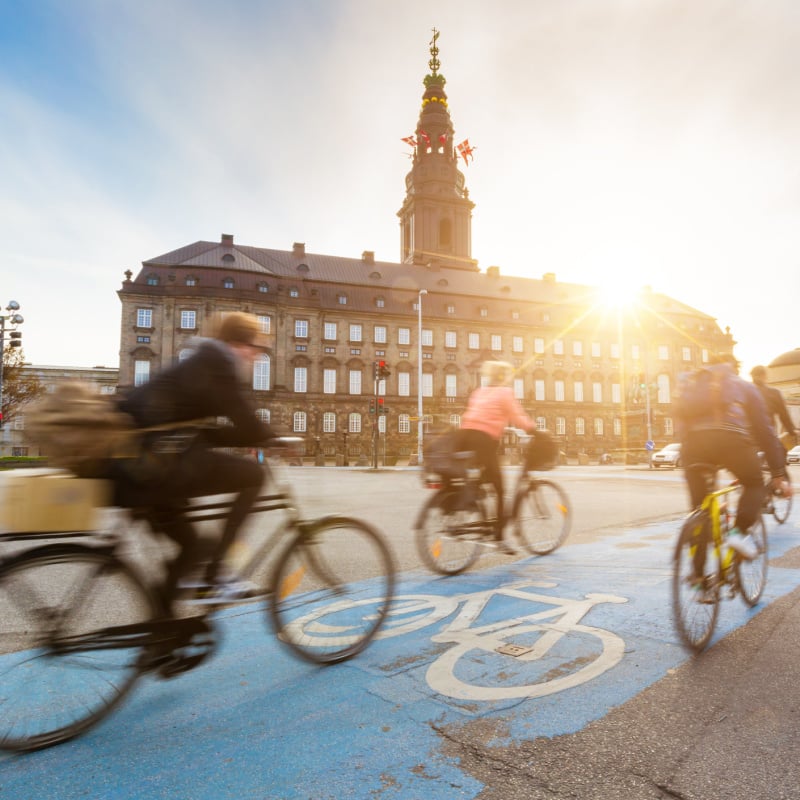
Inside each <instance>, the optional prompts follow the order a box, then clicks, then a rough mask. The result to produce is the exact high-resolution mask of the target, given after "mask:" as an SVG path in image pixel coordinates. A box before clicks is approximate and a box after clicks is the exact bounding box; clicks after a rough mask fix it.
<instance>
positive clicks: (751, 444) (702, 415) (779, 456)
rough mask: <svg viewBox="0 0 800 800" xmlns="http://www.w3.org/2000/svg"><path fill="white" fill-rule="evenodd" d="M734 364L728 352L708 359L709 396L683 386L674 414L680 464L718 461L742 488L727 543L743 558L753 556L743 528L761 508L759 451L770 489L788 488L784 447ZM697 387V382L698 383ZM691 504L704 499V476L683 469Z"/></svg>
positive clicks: (789, 490)
mask: <svg viewBox="0 0 800 800" xmlns="http://www.w3.org/2000/svg"><path fill="white" fill-rule="evenodd" d="M738 367H739V365H738V362H737V361H736V359H735V358H734V357H733V355H732V354H724V355H721V356H718V357H716V358H714V359H712V364H711V365H710V366H709V367H708V368H707V371H705V370H704V371H702V372H706V374H707V375H708V376H709V381H708V384H707V386H709V387H710V386H716V390H715V391H714V390H711V394H712V395H715V396H711V397H708V398H700V397H698V398H695V397H692V396H691V394H690V392H689V391H688V390H687V391H685V392H684V393H683V394H682V395H681V396H679V397H678V400H677V403H676V418H677V421H678V425H679V434H680V439H681V460H682V461H683V462H684V464H687V465H689V464H700V463H704V464H718V465H720V466H722V467H725V469H727V470H729V471H730V472H732V473H733V474H734V475H735V476H736V477H737V478H738V480H739V483H740V484H741V486H742V496H741V499H740V501H739V505H738V508H737V509H736V519H735V521H734V527H733V528H732V529H731V530H730V532H729V533H728V544H729V546H730V547H731V548H733V549H734V550H735V551H736V552H737V553H738V554H739V555H740V556H741V557H742V558H744V559H746V560H752V559H754V558H755V557H756V556H757V555H758V550H757V548H756V545H755V542H754V541H753V538H752V537H751V536H750V535H749V533H748V531H749V528H750V526H751V525H752V524H753V523H754V522H755V521H756V518H757V517H758V515H759V513H760V512H761V504H762V502H763V493H764V483H763V479H762V475H761V461H760V458H759V455H758V451H759V450H761V451H763V453H764V455H765V458H766V460H767V464H768V465H769V469H770V473H771V474H772V486H771V488H772V490H773V491H780V492H783V493H784V494H786V495H791V494H792V487H791V484H790V483H789V481H788V479H787V476H786V468H785V461H786V456H785V451H784V449H783V445H782V444H781V443H780V441H779V440H778V438H777V436H776V435H775V432H774V430H773V428H772V426H771V425H770V422H769V419H768V417H767V410H766V407H765V405H764V401H763V399H762V398H761V395H760V394H759V392H758V389H757V388H756V387H755V386H754V385H753V384H752V383H748V382H747V381H745V380H743V379H742V378H740V377H739V376H738ZM697 385H699V384H697ZM686 482H687V484H688V488H689V494H690V496H691V502H692V507H693V508H696V507H697V506H698V505H700V503H701V502H702V501H703V498H704V497H705V495H706V492H707V486H706V481H705V476H704V475H702V474H700V473H698V472H697V471H696V470H687V471H686Z"/></svg>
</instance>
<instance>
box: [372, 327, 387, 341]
mask: <svg viewBox="0 0 800 800" xmlns="http://www.w3.org/2000/svg"><path fill="white" fill-rule="evenodd" d="M374 336H375V339H374V341H375V344H386V326H385V325H376V326H375V328H374Z"/></svg>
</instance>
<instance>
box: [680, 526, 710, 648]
mask: <svg viewBox="0 0 800 800" xmlns="http://www.w3.org/2000/svg"><path fill="white" fill-rule="evenodd" d="M698 583H700V588H701V590H700V591H697V590H696V588H695V587H696V586H697V584H698ZM719 599H720V563H719V556H718V554H717V552H716V551H715V549H714V543H713V541H712V539H711V534H710V520H709V519H708V515H707V514H706V513H704V512H699V511H696V512H694V513H692V514H691V515H690V516H689V517H688V519H687V520H686V521H685V522H684V523H683V526H682V527H681V532H680V534H679V536H678V542H677V544H676V546H675V552H674V555H673V563H672V611H673V617H674V621H675V628H676V629H677V631H678V634H679V636H680V639H681V642H682V643H683V644H684V645H685V646H686V647H687V648H688V649H689V650H691V651H692V652H694V653H699V652H701V651H702V650H704V649H705V647H706V646H707V645H708V643H709V642H710V641H711V637H712V636H713V634H714V629H715V627H716V625H717V617H718V615H719Z"/></svg>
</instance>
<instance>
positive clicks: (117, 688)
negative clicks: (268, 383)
mask: <svg viewBox="0 0 800 800" xmlns="http://www.w3.org/2000/svg"><path fill="white" fill-rule="evenodd" d="M284 441H285V440H284ZM276 466H277V463H276V461H275V457H274V456H272V455H271V456H270V457H269V458H268V459H267V461H266V464H265V472H266V482H265V485H267V486H268V487H269V488H270V490H272V491H271V493H269V494H265V495H262V496H261V497H259V498H258V500H257V501H256V505H255V506H254V508H253V509H252V511H253V513H258V512H269V511H277V510H282V511H283V512H284V518H283V520H282V522H281V523H280V524H279V525H278V527H277V529H276V530H275V531H272V532H271V533H269V534H268V535H267V536H266V537H265V538H264V539H263V541H261V543H260V544H259V545H258V546H257V547H256V548H255V549H254V551H253V552H252V553H251V554H250V556H249V558H248V559H247V563H246V564H245V565H244V567H243V568H242V576H243V577H244V578H253V577H255V576H257V575H260V574H262V573H264V572H266V573H267V575H268V577H267V578H266V580H265V581H262V582H261V583H260V584H259V585H260V586H262V587H263V592H264V594H263V598H259V599H266V601H267V614H268V618H269V622H270V624H271V626H272V628H273V629H274V631H275V632H276V633H277V635H278V638H279V639H280V641H281V642H283V643H284V644H285V645H286V646H288V647H289V649H290V650H291V651H292V652H293V653H294V654H295V655H297V656H299V657H301V658H303V659H305V660H307V661H310V662H312V663H316V664H334V663H338V662H341V661H344V660H346V659H349V658H352V657H353V656H355V655H357V654H358V653H360V652H361V651H362V650H363V649H364V648H365V647H366V646H367V644H368V643H369V642H370V641H371V640H372V639H373V638H374V637H375V635H376V634H377V633H378V630H379V629H380V627H381V625H382V624H383V622H384V619H385V617H386V615H387V613H388V611H389V607H390V604H391V601H392V597H393V595H394V582H395V568H394V559H393V557H392V554H391V552H390V550H389V547H388V545H387V544H386V542H385V540H384V538H383V536H382V535H381V534H380V533H379V532H378V531H377V530H376V529H374V528H373V527H372V526H371V525H369V524H367V523H366V522H363V521H361V520H359V519H356V518H354V517H347V516H338V515H336V516H324V517H321V518H318V519H310V520H306V519H303V518H302V517H301V514H300V511H299V510H298V507H297V504H296V502H295V499H294V498H293V496H292V493H291V491H290V489H289V487H288V485H287V484H286V483H284V482H279V481H278V480H277V478H276V473H275V467H276ZM228 508H229V503H227V502H224V501H220V502H211V501H200V502H198V503H197V504H193V505H190V506H187V507H186V508H185V512H186V514H187V516H188V517H189V518H190V519H191V520H192V521H193V522H205V521H211V520H218V519H222V518H224V517H225V516H226V514H227V510H228ZM133 516H134V515H133V514H131V513H130V512H126V511H122V512H121V513H120V514H118V517H119V520H118V524H117V525H116V526H114V527H113V528H112V529H111V530H109V531H108V532H106V533H104V534H102V535H98V534H97V533H86V532H74V531H68V532H65V533H62V534H52V533H47V534H42V533H36V532H27V533H6V534H2V535H0V539H2V540H4V541H7V542H8V541H25V542H28V541H33V540H36V539H37V538H38V539H41V538H42V537H43V536H46V537H48V538H50V537H53V538H56V539H59V541H56V542H52V543H49V544H45V545H42V546H38V547H34V548H32V549H27V550H23V551H21V552H18V553H16V554H13V555H10V556H9V557H7V558H5V559H3V560H2V561H0V749H3V750H8V751H15V752H24V751H31V750H37V749H41V748H45V747H49V746H51V745H55V744H58V743H60V742H64V741H67V740H68V739H71V738H73V737H75V736H77V735H79V734H81V733H84V732H85V731H87V730H88V729H89V728H91V727H92V726H94V725H96V724H97V723H99V722H100V721H101V720H102V719H103V718H104V717H105V716H107V715H108V714H109V713H110V712H111V711H112V710H114V708H116V707H117V706H118V705H119V703H120V702H121V701H122V700H123V698H125V697H126V696H127V695H128V694H129V693H130V691H131V689H132V688H133V687H134V685H135V684H136V682H137V680H138V679H139V678H140V677H142V676H143V675H144V674H145V673H149V672H153V673H155V674H156V675H157V676H158V677H161V678H171V677H174V676H176V675H180V674H182V673H184V672H186V671H188V670H190V669H193V668H194V667H196V666H198V665H199V664H201V663H202V662H203V661H205V660H206V659H207V658H208V657H209V655H211V653H212V652H213V650H214V648H215V644H216V640H217V637H216V635H215V629H216V625H215V622H214V619H213V614H214V613H215V612H216V611H218V610H220V609H221V608H224V604H212V605H204V606H201V607H199V608H198V607H196V606H195V607H191V606H187V607H184V609H183V610H184V611H186V610H187V609H188V610H191V611H194V612H198V611H199V613H194V614H193V615H192V616H182V614H181V612H180V611H179V612H178V613H177V614H176V615H175V616H165V615H164V610H163V605H162V603H161V601H160V599H159V595H158V594H157V593H156V592H155V591H154V588H153V587H152V586H151V585H150V584H149V583H148V582H147V581H145V580H144V578H143V577H142V576H141V574H140V572H139V571H138V570H137V569H136V568H135V566H134V565H132V564H131V563H130V560H129V559H126V558H124V557H123V556H122V554H121V552H120V551H121V544H122V542H123V539H124V534H125V532H126V530H127V529H128V528H129V526H130V524H131V521H132V517H133ZM258 535H261V534H256V536H258ZM76 539H77V540H78V541H75V540H76ZM64 540H69V541H64ZM287 540H288V544H286V546H285V548H284V549H283V550H280V548H278V544H279V543H280V542H285V541H287ZM276 549H277V550H276ZM273 551H276V552H277V551H279V552H278V553H277V556H276V557H275V559H274V560H273V561H272V562H270V564H267V563H266V562H267V560H268V558H269V557H270V554H271V553H273ZM364 594H366V596H368V597H370V598H375V597H377V602H374V603H373V606H374V607H373V609H372V613H371V614H370V615H369V617H364V616H362V615H360V614H358V613H357V612H354V611H353V605H352V604H353V603H354V602H357V601H358V599H359V597H361V596H362V595H364ZM331 600H334V601H335V605H334V606H331ZM237 605H240V603H237ZM323 607H324V608H325V609H326V612H327V614H328V616H327V620H328V621H329V623H330V625H334V626H335V628H331V627H327V628H325V629H323V628H321V627H319V626H318V627H316V628H313V629H312V628H309V629H306V628H304V627H303V626H302V625H298V624H296V620H297V619H301V618H303V617H305V616H307V615H308V614H310V613H313V612H314V611H315V610H316V609H319V608H323ZM331 631H335V634H336V635H335V636H331V635H330V634H331Z"/></svg>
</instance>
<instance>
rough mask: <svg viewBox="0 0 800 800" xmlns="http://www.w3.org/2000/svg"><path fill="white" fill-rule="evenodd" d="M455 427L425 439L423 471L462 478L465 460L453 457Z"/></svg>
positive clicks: (444, 476)
mask: <svg viewBox="0 0 800 800" xmlns="http://www.w3.org/2000/svg"><path fill="white" fill-rule="evenodd" d="M457 433H458V429H457V428H451V429H449V430H446V431H443V432H442V433H440V434H438V435H436V436H433V437H431V438H430V439H426V441H425V453H424V458H425V461H424V465H423V466H424V468H425V469H424V471H425V472H426V473H429V474H434V475H441V476H442V477H443V478H463V477H464V474H465V469H466V461H465V460H464V459H463V458H461V459H458V458H456V457H455V452H456V449H455V446H456V436H457Z"/></svg>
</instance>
